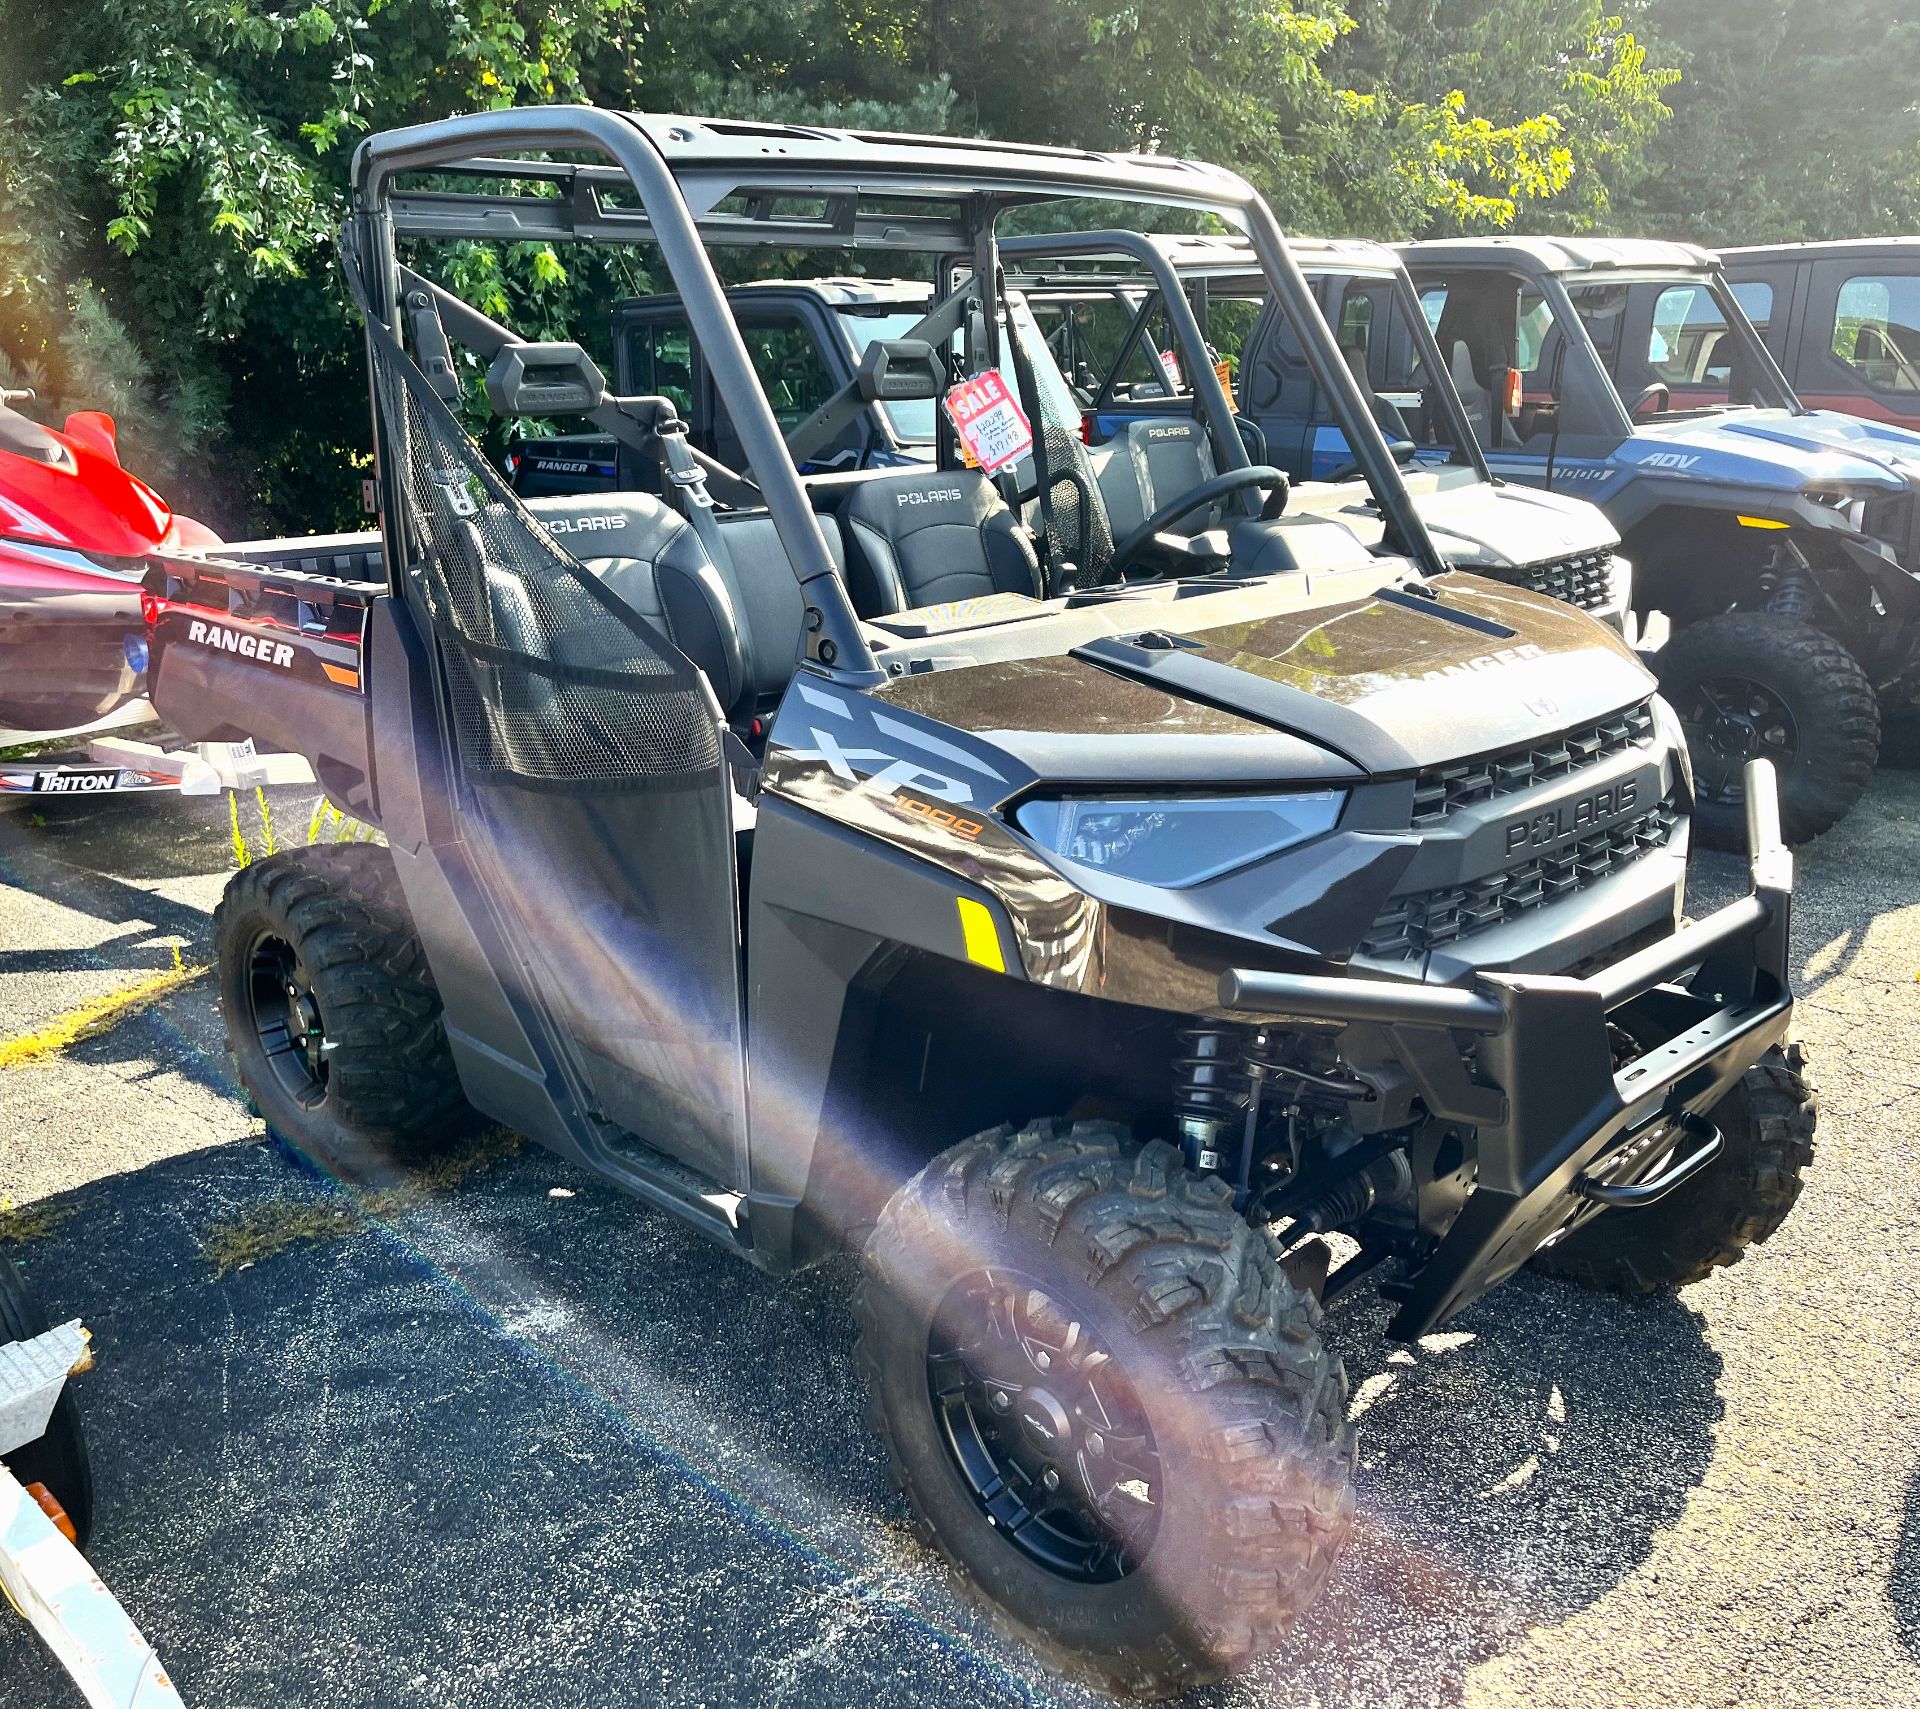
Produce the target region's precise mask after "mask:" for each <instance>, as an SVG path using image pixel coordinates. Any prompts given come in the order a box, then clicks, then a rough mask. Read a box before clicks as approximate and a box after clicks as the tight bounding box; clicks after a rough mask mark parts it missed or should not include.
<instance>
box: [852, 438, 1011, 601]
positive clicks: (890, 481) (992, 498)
mask: <svg viewBox="0 0 1920 1709" xmlns="http://www.w3.org/2000/svg"><path fill="white" fill-rule="evenodd" d="M840 516H841V521H842V522H844V523H845V525H846V531H847V587H848V591H849V592H850V593H851V594H852V595H853V607H854V610H856V611H857V612H859V614H860V615H861V616H862V617H886V616H888V615H890V614H891V613H893V612H896V611H912V610H915V609H917V608H918V607H920V606H923V605H944V604H947V603H948V602H950V601H954V600H962V599H984V598H986V597H987V596H988V595H990V594H996V593H1023V594H1026V595H1028V596H1029V597H1031V598H1035V599H1037V598H1039V597H1040V596H1041V588H1040V563H1039V559H1038V558H1037V557H1036V556H1035V554H1034V549H1033V539H1032V536H1031V535H1029V534H1028V533H1027V531H1026V529H1025V528H1024V527H1022V526H1021V524H1020V519H1019V518H1018V517H1016V516H1015V515H1014V513H1013V512H1012V511H1011V510H1009V509H1008V508H1007V507H1006V505H1005V504H1004V503H1003V502H1002V501H1001V498H1000V495H999V494H998V493H997V492H995V491H994V488H993V483H992V482H990V481H989V480H988V479H987V477H986V476H985V475H983V474H982V473H981V472H980V471H979V470H978V469H954V470H939V469H926V470H916V471H914V472H912V473H908V474H892V473H889V474H887V475H884V476H882V477H880V478H878V479H874V480H868V481H862V482H861V483H860V484H859V485H858V486H856V487H855V488H854V489H853V492H852V494H851V495H850V496H849V497H848V499H847V501H846V504H845V505H844V506H843V508H842V509H841V513H840Z"/></svg>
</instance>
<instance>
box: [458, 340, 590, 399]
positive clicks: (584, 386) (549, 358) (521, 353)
mask: <svg viewBox="0 0 1920 1709" xmlns="http://www.w3.org/2000/svg"><path fill="white" fill-rule="evenodd" d="M606 396H607V382H606V380H605V378H604V377H602V375H601V373H600V370H599V369H598V368H596V367H595V366H594V365H593V358H592V357H591V356H589V355H588V354H587V353H586V352H585V351H584V350H582V349H581V348H580V346H579V345H577V344H509V345H508V346H507V347H506V348H505V349H504V350H502V351H501V352H500V354H499V355H498V356H496V357H494V359H493V365H492V366H491V367H490V368H488V369H487V402H488V403H490V404H491V405H493V412H494V414H495V415H504V416H509V417H511V416H520V415H590V414H592V413H593V411H595V410H597V409H598V408H599V407H600V406H601V404H602V403H604V402H605V401H606Z"/></svg>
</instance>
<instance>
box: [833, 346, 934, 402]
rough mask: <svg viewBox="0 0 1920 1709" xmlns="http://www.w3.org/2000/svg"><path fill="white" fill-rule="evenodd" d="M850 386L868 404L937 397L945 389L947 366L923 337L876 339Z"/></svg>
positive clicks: (861, 361)
mask: <svg viewBox="0 0 1920 1709" xmlns="http://www.w3.org/2000/svg"><path fill="white" fill-rule="evenodd" d="M854 387H855V389H856V390H857V391H858V392H859V394H860V397H861V401H862V402H864V403H870V404H871V403H897V402H904V401H905V400H907V399H910V398H937V397H939V396H941V394H942V393H944V392H945V391H946V389H947V365H946V363H945V362H944V361H943V360H941V356H940V352H939V351H937V350H936V349H934V347H933V346H932V345H931V344H929V343H928V342H927V341H926V340H925V339H924V338H878V339H875V340H874V342H873V343H871V344H869V345H868V346H867V348H866V351H865V353H864V354H863V355H862V356H861V358H860V366H859V368H858V369H857V370H856V371H855V373H854Z"/></svg>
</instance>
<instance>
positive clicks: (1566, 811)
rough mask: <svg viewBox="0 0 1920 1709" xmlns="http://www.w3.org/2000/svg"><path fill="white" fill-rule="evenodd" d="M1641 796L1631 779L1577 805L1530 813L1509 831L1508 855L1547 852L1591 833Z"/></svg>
mask: <svg viewBox="0 0 1920 1709" xmlns="http://www.w3.org/2000/svg"><path fill="white" fill-rule="evenodd" d="M1639 793H1640V791H1639V788H1638V786H1637V785H1636V784H1635V783H1634V782H1633V780H1632V779H1628V781H1627V782H1625V783H1616V784H1615V785H1614V786H1613V787H1612V788H1611V789H1601V790H1596V791H1595V792H1594V793H1593V794H1592V795H1583V796H1581V797H1580V799H1579V800H1577V801H1563V802H1561V803H1560V805H1559V806H1558V807H1554V808H1551V809H1549V810H1548V811H1547V812H1545V813H1529V814H1528V815H1527V816H1526V818H1524V819H1516V820H1514V822H1513V823H1512V824H1511V825H1509V826H1508V827H1507V853H1508V854H1518V853H1519V852H1520V850H1522V849H1539V848H1545V847H1546V846H1547V844H1549V843H1557V842H1559V841H1560V839H1561V838H1562V837H1571V836H1573V835H1574V834H1575V833H1576V832H1580V831H1590V830H1592V829H1593V827H1594V826H1595V825H1599V824H1603V823H1605V822H1606V821H1607V820H1608V819H1612V818H1616V817H1618V816H1619V815H1620V814H1622V813H1624V812H1626V811H1627V809H1628V808H1630V807H1631V806H1632V805H1633V804H1634V801H1635V800H1636V798H1637V797H1638V796H1639Z"/></svg>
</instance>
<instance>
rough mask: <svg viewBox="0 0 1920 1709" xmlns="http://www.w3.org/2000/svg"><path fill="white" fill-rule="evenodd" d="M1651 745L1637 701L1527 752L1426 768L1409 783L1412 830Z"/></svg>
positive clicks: (1646, 705)
mask: <svg viewBox="0 0 1920 1709" xmlns="http://www.w3.org/2000/svg"><path fill="white" fill-rule="evenodd" d="M1652 740H1653V705H1652V703H1651V702H1650V701H1644V700H1643V701H1642V702H1641V703H1640V704H1639V705H1638V706H1629V707H1628V708H1626V710H1625V711H1623V712H1616V713H1614V714H1613V715H1612V716H1611V717H1609V718H1602V719H1601V720H1600V721H1599V722H1598V723H1597V724H1583V725H1581V726H1580V727H1579V728H1578V729H1573V730H1563V731H1561V732H1560V734H1559V735H1557V736H1553V737H1550V738H1549V739H1548V740H1546V741H1544V742H1536V743H1535V744H1534V745H1533V746H1532V747H1527V748H1514V749H1511V750H1510V751H1508V752H1507V753H1504V754H1493V755H1490V756H1489V757H1487V758H1485V759H1478V760H1461V761H1459V762H1457V763H1456V764H1453V765H1444V766H1433V767H1430V768H1429V769H1428V770H1426V771H1423V772H1422V773H1421V774H1420V775H1419V777H1417V778H1416V779H1415V780H1414V785H1413V823H1414V828H1415V829H1416V830H1417V829H1420V828H1422V827H1424V826H1428V825H1437V824H1439V823H1441V822H1442V821H1443V820H1444V819H1445V818H1446V817H1447V815H1448V814H1450V813H1457V812H1458V811H1459V810H1460V809H1461V808H1462V807H1472V806H1474V805H1476V804H1477V803H1479V802H1482V801H1491V800H1493V799H1494V798H1495V797H1497V796H1501V795H1513V794H1515V793H1517V792H1518V791H1520V790H1522V789H1531V788H1532V787H1533V786H1534V785H1535V784H1536V783H1546V782H1549V781H1551V780H1552V779H1554V778H1556V777H1565V776H1566V775H1567V774H1568V773H1569V772H1573V771H1578V770H1579V769H1580V768H1581V767H1582V766H1589V765H1592V764H1593V763H1594V762H1595V761H1596V760H1603V759H1606V758H1607V757H1608V756H1609V755H1611V754H1618V753H1624V752H1625V751H1626V750H1627V749H1628V748H1636V747H1644V746H1645V745H1646V744H1647V743H1649V742H1651V741H1652Z"/></svg>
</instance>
